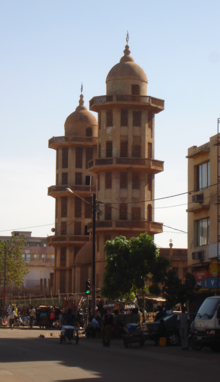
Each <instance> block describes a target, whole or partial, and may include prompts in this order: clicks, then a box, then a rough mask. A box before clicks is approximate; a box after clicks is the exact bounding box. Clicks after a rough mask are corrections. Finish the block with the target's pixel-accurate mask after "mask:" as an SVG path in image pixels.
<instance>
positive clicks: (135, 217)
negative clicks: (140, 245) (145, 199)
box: [131, 207, 141, 220]
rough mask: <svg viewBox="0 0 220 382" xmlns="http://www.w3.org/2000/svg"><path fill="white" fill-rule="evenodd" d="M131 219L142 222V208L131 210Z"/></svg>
mask: <svg viewBox="0 0 220 382" xmlns="http://www.w3.org/2000/svg"><path fill="white" fill-rule="evenodd" d="M131 213H132V215H131V219H132V220H141V209H140V207H132V209H131Z"/></svg>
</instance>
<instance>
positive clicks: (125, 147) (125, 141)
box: [120, 136, 128, 158]
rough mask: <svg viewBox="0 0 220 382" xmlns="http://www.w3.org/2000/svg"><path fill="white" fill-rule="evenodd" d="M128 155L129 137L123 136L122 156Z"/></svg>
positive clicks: (121, 143) (121, 144)
mask: <svg viewBox="0 0 220 382" xmlns="http://www.w3.org/2000/svg"><path fill="white" fill-rule="evenodd" d="M127 156H128V138H127V136H125V137H123V136H121V142H120V157H122V158H126V157H127Z"/></svg>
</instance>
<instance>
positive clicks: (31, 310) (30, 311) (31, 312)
mask: <svg viewBox="0 0 220 382" xmlns="http://www.w3.org/2000/svg"><path fill="white" fill-rule="evenodd" d="M29 316H30V327H31V329H32V328H33V323H34V318H35V309H34V308H33V306H31V309H30V310H29Z"/></svg>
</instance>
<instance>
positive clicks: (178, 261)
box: [159, 242, 188, 282]
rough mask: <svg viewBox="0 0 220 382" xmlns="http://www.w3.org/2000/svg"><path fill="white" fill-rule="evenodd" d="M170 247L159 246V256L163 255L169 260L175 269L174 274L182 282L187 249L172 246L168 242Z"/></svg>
mask: <svg viewBox="0 0 220 382" xmlns="http://www.w3.org/2000/svg"><path fill="white" fill-rule="evenodd" d="M169 247H170V248H160V249H159V253H160V256H164V257H166V258H167V259H169V260H170V262H171V268H172V269H173V270H175V272H176V275H177V276H178V277H179V278H180V279H181V280H182V281H183V282H184V281H185V279H186V274H187V272H188V268H187V249H186V248H173V243H172V242H170V243H169Z"/></svg>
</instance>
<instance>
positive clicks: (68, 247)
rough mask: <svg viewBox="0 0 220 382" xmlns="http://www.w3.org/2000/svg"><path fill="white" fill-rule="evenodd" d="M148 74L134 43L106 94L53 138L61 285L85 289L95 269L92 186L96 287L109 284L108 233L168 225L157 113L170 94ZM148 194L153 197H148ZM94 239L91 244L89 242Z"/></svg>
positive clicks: (57, 279) (57, 285)
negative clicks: (153, 86) (158, 187)
mask: <svg viewBox="0 0 220 382" xmlns="http://www.w3.org/2000/svg"><path fill="white" fill-rule="evenodd" d="M147 83H148V80H147V76H146V74H145V73H144V71H143V69H142V68H141V67H140V66H139V65H137V64H136V63H135V62H134V59H133V58H132V57H131V56H130V50H129V46H128V45H126V46H125V50H124V55H123V56H122V58H121V59H120V62H119V63H118V64H116V65H115V66H114V67H113V68H112V69H111V70H110V71H109V73H108V75H107V78H106V95H101V96H95V97H93V98H92V99H91V100H90V110H92V111H93V112H97V114H98V123H97V121H96V119H95V117H94V116H93V115H92V114H91V113H90V112H88V110H87V109H86V107H85V106H84V104H83V96H82V94H81V96H80V104H79V106H78V107H77V108H76V110H75V112H74V113H72V114H71V115H70V116H69V117H68V118H67V120H66V122H65V125H64V127H65V135H64V136H61V137H53V138H51V139H50V140H49V148H52V149H55V150H56V158H57V160H56V185H55V186H51V187H49V189H48V195H50V196H52V197H54V198H56V227H55V235H54V236H51V237H48V239H47V242H48V244H50V245H53V246H54V247H55V282H54V291H55V293H57V291H58V290H60V292H61V293H64V292H68V293H71V292H84V291H85V282H86V279H87V278H91V275H92V274H91V272H92V243H91V241H90V236H88V234H89V233H91V231H92V222H91V194H93V193H96V198H97V200H98V214H97V222H96V288H97V289H100V288H101V286H102V280H103V274H104V267H105V251H104V244H105V242H106V240H109V239H114V238H115V237H116V236H118V235H124V236H126V237H127V238H128V239H129V238H130V237H132V236H139V234H140V233H142V232H147V233H149V234H151V235H152V236H153V235H154V234H157V233H161V232H162V223H158V222H155V221H154V191H155V190H154V176H155V174H157V173H159V172H161V171H163V162H162V161H159V160H156V159H154V132H155V114H157V113H159V112H161V111H162V110H164V101H163V100H161V99H157V98H155V97H150V96H149V95H147ZM145 201H146V202H145ZM86 243H87V245H85V244H86Z"/></svg>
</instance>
